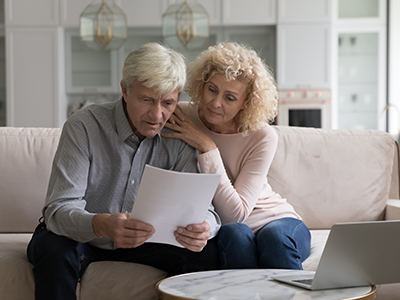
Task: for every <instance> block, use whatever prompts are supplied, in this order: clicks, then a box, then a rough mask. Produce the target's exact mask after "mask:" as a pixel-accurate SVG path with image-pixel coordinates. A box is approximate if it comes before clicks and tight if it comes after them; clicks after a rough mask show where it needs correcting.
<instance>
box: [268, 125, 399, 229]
mask: <svg viewBox="0 0 400 300" xmlns="http://www.w3.org/2000/svg"><path fill="white" fill-rule="evenodd" d="M275 129H276V131H277V133H278V135H279V143H278V149H277V151H276V154H275V158H274V160H273V162H272V165H271V169H270V171H269V174H268V180H269V183H270V185H271V186H272V188H273V190H274V191H275V192H277V193H279V194H280V195H281V196H282V197H284V198H286V199H287V200H288V202H289V203H291V204H292V205H293V206H294V208H295V209H296V211H297V212H298V213H299V214H300V215H301V216H302V218H303V219H304V221H305V223H306V224H307V226H308V227H309V228H311V229H329V228H331V226H332V225H333V224H335V223H340V222H357V221H374V220H381V219H382V218H383V216H384V212H385V207H386V201H387V200H388V198H389V192H390V190H391V187H390V183H391V174H392V168H393V164H394V163H393V162H394V158H395V155H398V154H397V145H396V142H395V141H394V139H393V138H392V137H391V136H390V135H389V134H388V133H385V132H381V131H377V130H361V131H360V130H327V129H314V128H299V127H287V126H275ZM397 189H398V181H397Z"/></svg>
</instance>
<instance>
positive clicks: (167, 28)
mask: <svg viewBox="0 0 400 300" xmlns="http://www.w3.org/2000/svg"><path fill="white" fill-rule="evenodd" d="M162 27H163V28H162V31H163V37H164V41H165V42H166V43H167V44H168V45H169V46H170V47H171V48H175V49H180V50H195V49H200V48H202V47H203V46H204V44H205V43H206V42H207V41H208V38H209V37H210V17H209V15H208V12H207V11H206V9H205V8H204V7H203V5H201V4H200V3H199V2H197V1H196V0H183V1H177V2H176V3H174V4H172V5H170V6H169V7H168V9H167V11H166V12H165V13H164V14H163V16H162Z"/></svg>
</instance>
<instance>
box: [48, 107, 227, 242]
mask: <svg viewBox="0 0 400 300" xmlns="http://www.w3.org/2000/svg"><path fill="white" fill-rule="evenodd" d="M163 131H169V129H167V128H164V129H162V131H161V132H163ZM146 164H149V165H151V166H155V167H159V168H163V169H167V170H174V171H179V172H192V173H195V172H198V168H197V158H196V151H195V150H194V149H193V148H192V147H190V146H189V145H188V144H186V143H185V142H183V141H181V140H179V139H168V138H162V137H161V136H160V134H158V135H156V136H154V137H151V138H145V139H144V140H143V141H142V142H141V143H140V142H139V140H138V138H137V137H136V135H135V134H134V133H133V131H132V128H131V126H130V125H129V121H128V119H127V117H126V115H125V111H124V108H123V100H118V101H115V102H111V103H107V104H94V105H91V106H89V107H87V108H85V109H81V110H79V111H78V112H76V113H74V114H73V115H72V116H71V117H70V118H69V119H68V120H67V122H66V123H65V125H64V128H63V131H62V134H61V137H60V142H59V145H58V149H57V152H56V154H55V157H54V161H53V167H52V172H51V177H50V181H49V186H48V191H47V196H46V203H45V206H44V208H43V215H44V219H45V222H46V225H47V228H48V229H49V230H51V231H52V232H54V233H56V234H59V235H63V236H66V237H69V238H71V239H73V240H76V241H78V242H83V243H85V242H89V243H90V244H92V245H94V246H97V247H100V248H104V249H114V248H115V246H114V244H113V242H112V241H111V239H109V238H97V237H96V236H95V234H94V233H93V228H92V218H93V216H94V215H95V214H97V213H111V214H114V213H121V212H122V213H125V212H131V210H132V207H133V203H134V201H135V198H136V194H137V191H138V188H139V184H140V180H141V178H142V174H143V170H144V167H145V165H146ZM154 188H157V187H156V186H155V187H154ZM188 201H190V199H188ZM205 221H207V222H208V223H209V224H210V227H211V230H210V235H211V237H214V236H215V235H216V234H217V232H218V230H219V228H220V226H221V225H220V224H221V221H220V219H219V217H218V215H217V214H216V213H215V211H214V208H213V207H212V206H210V209H209V211H208V214H207V217H206V220H205Z"/></svg>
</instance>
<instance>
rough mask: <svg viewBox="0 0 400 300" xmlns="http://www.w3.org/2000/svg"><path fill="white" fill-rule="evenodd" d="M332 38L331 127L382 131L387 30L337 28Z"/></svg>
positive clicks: (384, 104)
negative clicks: (333, 53)
mask: <svg viewBox="0 0 400 300" xmlns="http://www.w3.org/2000/svg"><path fill="white" fill-rule="evenodd" d="M334 35H335V37H336V40H337V41H338V42H337V45H335V59H334V61H335V66H334V68H333V69H334V89H333V90H334V95H335V96H334V99H335V101H334V105H335V107H336V111H337V117H336V118H335V119H336V120H337V123H336V124H334V127H335V128H339V129H380V130H385V128H386V119H385V116H384V113H383V111H384V108H385V106H386V47H385V45H386V28H385V27H380V28H373V27H370V28H353V27H352V28H338V29H336V30H335V31H334Z"/></svg>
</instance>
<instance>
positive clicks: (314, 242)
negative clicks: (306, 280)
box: [303, 230, 330, 271]
mask: <svg viewBox="0 0 400 300" xmlns="http://www.w3.org/2000/svg"><path fill="white" fill-rule="evenodd" d="M310 232H311V251H310V256H309V257H308V258H307V259H306V260H305V261H304V262H303V269H304V270H306V271H315V270H316V269H317V266H318V263H319V260H320V258H321V255H322V252H323V251H324V247H325V244H326V241H327V240H328V236H329V232H330V230H310Z"/></svg>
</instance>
